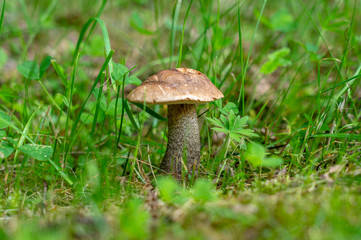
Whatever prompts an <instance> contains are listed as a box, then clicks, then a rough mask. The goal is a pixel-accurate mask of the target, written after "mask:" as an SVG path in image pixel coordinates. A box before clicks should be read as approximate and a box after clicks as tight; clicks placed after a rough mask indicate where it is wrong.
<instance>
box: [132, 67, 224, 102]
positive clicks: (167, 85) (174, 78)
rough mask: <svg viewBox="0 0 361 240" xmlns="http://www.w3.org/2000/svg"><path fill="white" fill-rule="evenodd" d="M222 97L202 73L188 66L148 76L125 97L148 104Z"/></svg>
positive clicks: (210, 99)
mask: <svg viewBox="0 0 361 240" xmlns="http://www.w3.org/2000/svg"><path fill="white" fill-rule="evenodd" d="M223 97H224V96H223V94H222V92H221V91H219V90H218V89H217V88H216V86H214V85H213V83H212V82H211V81H210V80H209V79H208V78H207V76H206V75H204V74H203V73H201V72H199V71H197V70H194V69H190V68H175V69H167V70H163V71H160V72H158V73H157V74H155V75H153V76H151V77H149V78H148V79H147V80H145V81H144V82H143V83H142V84H141V85H139V86H138V87H137V88H136V89H134V90H133V91H132V92H131V93H130V94H129V95H128V97H127V99H128V101H130V102H136V103H144V101H145V102H146V103H150V104H198V103H206V102H213V101H214V100H216V99H220V98H223Z"/></svg>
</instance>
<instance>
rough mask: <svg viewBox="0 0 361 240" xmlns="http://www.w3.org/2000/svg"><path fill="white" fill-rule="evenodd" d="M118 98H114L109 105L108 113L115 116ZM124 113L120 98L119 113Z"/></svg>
mask: <svg viewBox="0 0 361 240" xmlns="http://www.w3.org/2000/svg"><path fill="white" fill-rule="evenodd" d="M116 101H117V100H116V99H113V100H112V101H111V102H110V103H109V105H108V109H107V111H106V114H107V115H110V116H113V115H114V112H115V104H116ZM121 113H122V99H121V98H118V104H117V114H121Z"/></svg>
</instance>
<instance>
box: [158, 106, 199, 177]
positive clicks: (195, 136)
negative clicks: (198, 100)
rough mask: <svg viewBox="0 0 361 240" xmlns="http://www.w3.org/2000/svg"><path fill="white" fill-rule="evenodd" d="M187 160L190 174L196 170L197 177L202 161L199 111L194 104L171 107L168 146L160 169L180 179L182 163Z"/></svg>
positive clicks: (169, 109) (169, 111)
mask: <svg viewBox="0 0 361 240" xmlns="http://www.w3.org/2000/svg"><path fill="white" fill-rule="evenodd" d="M184 155H185V156H184ZM185 160H186V166H187V169H188V173H192V172H193V170H194V174H195V175H197V170H198V164H199V161H200V136H199V130H198V119H197V110H196V107H195V105H194V104H174V105H169V106H168V144H167V150H166V152H165V155H164V158H163V161H162V163H161V165H160V168H161V169H162V170H164V171H166V172H171V173H172V174H174V175H176V177H178V178H179V177H180V176H181V174H182V165H183V164H182V161H185ZM184 163H185V162H184Z"/></svg>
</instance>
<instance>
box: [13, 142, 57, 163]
mask: <svg viewBox="0 0 361 240" xmlns="http://www.w3.org/2000/svg"><path fill="white" fill-rule="evenodd" d="M19 150H20V151H22V152H23V153H25V154H28V155H29V156H31V157H33V158H35V159H36V160H40V161H44V160H49V159H50V158H51V156H52V155H53V147H51V146H45V145H37V144H24V145H22V146H21V147H20V148H19Z"/></svg>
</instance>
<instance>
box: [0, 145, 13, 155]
mask: <svg viewBox="0 0 361 240" xmlns="http://www.w3.org/2000/svg"><path fill="white" fill-rule="evenodd" d="M13 152H14V148H13V146H11V144H10V143H7V142H0V158H7V157H9V156H10V155H11V154H12V153H13Z"/></svg>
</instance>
